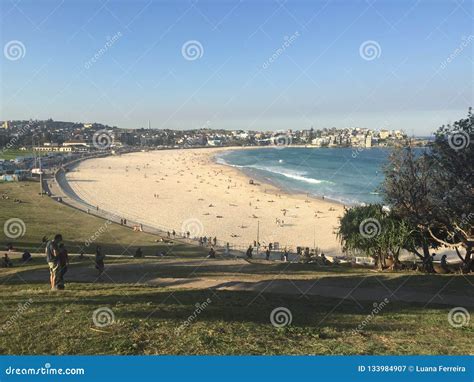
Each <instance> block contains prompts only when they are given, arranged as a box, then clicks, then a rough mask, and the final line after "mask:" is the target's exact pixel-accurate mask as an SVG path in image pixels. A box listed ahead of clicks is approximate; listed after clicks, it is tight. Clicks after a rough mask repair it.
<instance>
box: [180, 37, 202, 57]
mask: <svg viewBox="0 0 474 382" xmlns="http://www.w3.org/2000/svg"><path fill="white" fill-rule="evenodd" d="M181 54H182V55H183V57H184V58H185V59H186V60H188V61H195V60H199V59H200V58H202V56H203V55H204V48H203V46H202V44H201V43H200V42H199V41H197V40H189V41H186V42H185V43H184V44H183V46H182V47H181Z"/></svg>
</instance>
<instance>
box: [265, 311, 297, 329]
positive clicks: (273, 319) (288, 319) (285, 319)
mask: <svg viewBox="0 0 474 382" xmlns="http://www.w3.org/2000/svg"><path fill="white" fill-rule="evenodd" d="M292 322H293V314H291V311H290V309H288V308H285V307H283V306H279V307H278V308H275V309H273V310H272V312H271V313H270V323H271V324H272V325H273V326H274V327H275V328H283V327H285V326H287V325H291V323H292Z"/></svg>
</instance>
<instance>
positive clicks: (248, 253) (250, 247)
mask: <svg viewBox="0 0 474 382" xmlns="http://www.w3.org/2000/svg"><path fill="white" fill-rule="evenodd" d="M252 252H253V247H252V246H251V245H249V247H248V249H247V252H246V254H247V259H251V258H252Z"/></svg>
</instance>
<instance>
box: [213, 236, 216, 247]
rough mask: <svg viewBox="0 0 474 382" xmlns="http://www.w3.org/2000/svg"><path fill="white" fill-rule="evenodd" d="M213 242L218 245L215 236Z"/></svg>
mask: <svg viewBox="0 0 474 382" xmlns="http://www.w3.org/2000/svg"><path fill="white" fill-rule="evenodd" d="M212 242H213V243H214V245H217V237H216V236H214V239H213V240H212Z"/></svg>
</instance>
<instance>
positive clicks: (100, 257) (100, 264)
mask: <svg viewBox="0 0 474 382" xmlns="http://www.w3.org/2000/svg"><path fill="white" fill-rule="evenodd" d="M104 258H105V255H104V254H102V249H101V248H100V245H98V246H97V247H96V248H95V269H97V270H98V271H99V278H100V277H101V276H102V273H104V269H105V264H104Z"/></svg>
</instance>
